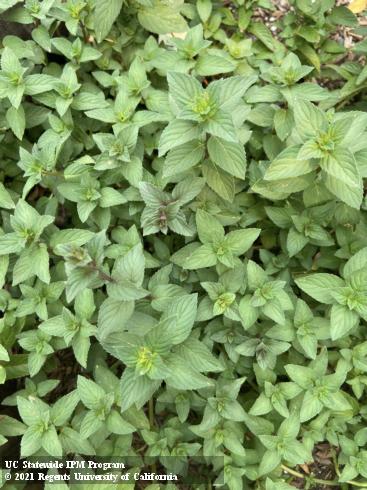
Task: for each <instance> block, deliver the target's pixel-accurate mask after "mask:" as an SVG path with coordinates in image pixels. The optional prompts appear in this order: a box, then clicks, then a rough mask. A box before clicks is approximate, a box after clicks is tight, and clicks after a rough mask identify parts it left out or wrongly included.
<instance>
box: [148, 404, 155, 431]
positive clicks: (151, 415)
mask: <svg viewBox="0 0 367 490" xmlns="http://www.w3.org/2000/svg"><path fill="white" fill-rule="evenodd" d="M148 411H149V424H150V429H151V430H153V429H154V427H155V420H154V405H153V398H150V399H149V404H148Z"/></svg>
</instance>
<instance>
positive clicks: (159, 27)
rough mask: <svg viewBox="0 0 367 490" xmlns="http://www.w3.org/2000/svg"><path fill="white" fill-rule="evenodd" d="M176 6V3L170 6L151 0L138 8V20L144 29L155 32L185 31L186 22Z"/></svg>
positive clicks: (158, 0)
mask: <svg viewBox="0 0 367 490" xmlns="http://www.w3.org/2000/svg"><path fill="white" fill-rule="evenodd" d="M176 3H177V2H176ZM143 5H144V3H143ZM177 7H178V5H176V6H172V7H171V6H170V5H169V4H165V3H163V2H162V1H160V0H153V1H152V2H149V3H148V5H146V4H145V5H144V6H143V7H142V8H141V9H140V10H139V12H138V19H139V22H140V24H141V25H142V26H143V27H144V29H146V30H147V31H150V32H154V33H155V34H166V33H167V32H185V31H186V30H187V24H186V22H185V20H184V18H183V17H182V16H181V15H180V13H179V9H178V8H177Z"/></svg>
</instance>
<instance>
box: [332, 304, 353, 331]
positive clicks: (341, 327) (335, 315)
mask: <svg viewBox="0 0 367 490" xmlns="http://www.w3.org/2000/svg"><path fill="white" fill-rule="evenodd" d="M358 321H359V317H358V314H357V313H356V312H355V311H351V310H349V309H348V308H347V307H346V306H343V305H333V306H332V308H331V313H330V333H331V339H332V340H337V339H339V338H340V337H343V336H344V335H346V334H347V333H348V332H349V331H350V330H351V329H352V328H354V327H355V326H357V325H358Z"/></svg>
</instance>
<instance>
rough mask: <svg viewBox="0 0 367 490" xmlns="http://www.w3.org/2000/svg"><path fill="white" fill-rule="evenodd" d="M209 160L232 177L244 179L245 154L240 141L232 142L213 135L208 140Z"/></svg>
mask: <svg viewBox="0 0 367 490" xmlns="http://www.w3.org/2000/svg"><path fill="white" fill-rule="evenodd" d="M208 152H209V156H210V158H211V160H212V161H213V162H214V163H215V164H216V165H218V166H219V167H220V168H221V169H223V170H225V171H226V172H228V173H229V174H231V175H233V176H234V177H238V178H239V179H242V180H244V179H245V175H246V155H245V150H244V148H243V147H242V145H241V144H240V143H232V142H229V141H226V140H223V139H221V138H217V137H215V136H211V137H210V138H209V141H208Z"/></svg>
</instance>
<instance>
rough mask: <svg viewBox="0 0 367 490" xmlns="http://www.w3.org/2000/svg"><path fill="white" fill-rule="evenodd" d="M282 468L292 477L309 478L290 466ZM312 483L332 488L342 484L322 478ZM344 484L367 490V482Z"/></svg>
mask: <svg viewBox="0 0 367 490" xmlns="http://www.w3.org/2000/svg"><path fill="white" fill-rule="evenodd" d="M281 468H282V470H283V471H285V472H286V473H289V474H290V475H293V476H295V477H297V478H302V479H305V478H307V477H308V475H304V474H303V473H300V472H299V471H296V470H293V469H292V468H288V466H286V465H285V464H282V465H281ZM339 475H340V472H339ZM339 475H338V476H339ZM312 481H313V482H314V483H320V485H327V486H330V487H332V486H334V485H339V484H340V482H338V481H337V480H322V479H321V478H312ZM343 483H346V484H347V485H351V486H353V487H359V488H367V482H357V481H354V480H351V481H347V482H343Z"/></svg>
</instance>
